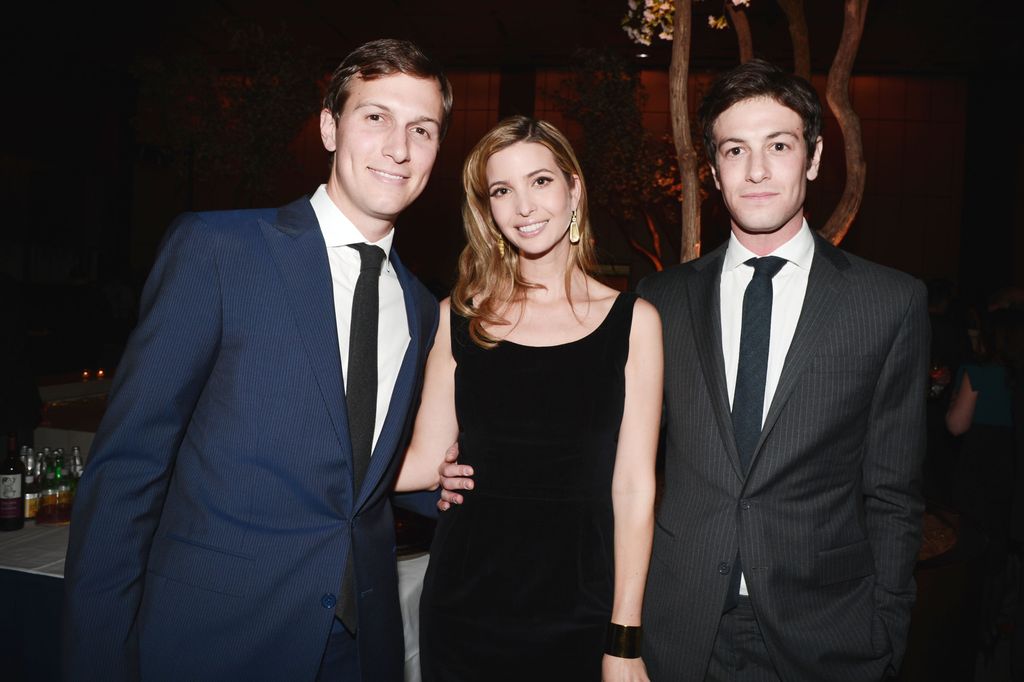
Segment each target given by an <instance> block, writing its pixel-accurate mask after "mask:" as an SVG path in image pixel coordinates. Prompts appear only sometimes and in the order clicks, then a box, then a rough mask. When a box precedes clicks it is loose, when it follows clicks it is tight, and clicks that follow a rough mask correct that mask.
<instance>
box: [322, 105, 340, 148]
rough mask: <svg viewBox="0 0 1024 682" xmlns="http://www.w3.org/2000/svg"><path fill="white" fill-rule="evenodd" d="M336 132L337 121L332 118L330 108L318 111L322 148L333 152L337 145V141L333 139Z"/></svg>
mask: <svg viewBox="0 0 1024 682" xmlns="http://www.w3.org/2000/svg"><path fill="white" fill-rule="evenodd" d="M337 132H338V122H337V121H335V120H334V114H332V113H331V110H330V109H323V110H321V111H320V141H321V142H323V144H324V149H326V150H327V151H329V152H333V151H334V150H335V149H336V148H337V147H338V141H337V140H336V139H335V135H336V133H337Z"/></svg>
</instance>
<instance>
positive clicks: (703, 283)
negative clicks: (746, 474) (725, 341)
mask: <svg viewBox="0 0 1024 682" xmlns="http://www.w3.org/2000/svg"><path fill="white" fill-rule="evenodd" d="M726 244H728V242H726ZM724 258H725V245H723V246H721V247H719V248H718V249H717V250H716V251H714V252H712V253H711V254H709V256H708V259H707V261H706V262H704V263H701V266H702V267H700V269H698V270H697V271H696V273H695V275H694V276H693V277H692V278H691V282H690V286H689V287H688V288H687V292H688V294H689V297H690V314H691V317H692V322H693V334H694V339H695V340H696V346H697V355H698V357H699V358H700V365H701V370H702V371H703V373H704V381H705V383H706V384H707V387H708V391H709V393H710V394H711V407H712V411H713V412H714V414H715V421H716V422H717V423H718V433H719V436H720V437H721V438H722V442H723V443H724V444H725V449H726V452H727V453H728V454H729V463H730V464H732V468H733V470H734V471H735V472H736V476H737V477H738V478H740V479H742V478H743V469H742V467H741V466H740V456H739V453H738V452H737V451H736V437H735V436H734V435H733V432H732V416H731V414H730V411H729V389H728V387H727V385H726V382H725V359H724V357H723V355H722V310H721V287H720V286H719V283H720V281H721V276H722V264H723V262H724Z"/></svg>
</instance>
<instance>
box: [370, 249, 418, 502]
mask: <svg viewBox="0 0 1024 682" xmlns="http://www.w3.org/2000/svg"><path fill="white" fill-rule="evenodd" d="M390 260H391V265H392V266H393V267H394V268H395V273H396V274H397V275H398V281H399V282H400V283H401V284H402V296H403V298H404V299H405V315H406V318H407V320H408V322H409V345H408V347H407V348H406V349H405V357H403V358H402V366H401V367H400V368H399V370H398V378H397V379H396V380H395V388H394V391H392V393H391V402H390V403H389V405H388V413H387V416H386V417H385V418H384V425H383V426H382V427H381V432H380V436H379V437H378V438H377V444H376V445H375V446H374V448H373V456H372V457H370V466H369V468H368V469H367V470H366V476H365V477H364V478H363V487H362V489H360V490H359V491H358V494H357V495H356V505H355V508H356V509H358V508H359V507H361V506H362V505H363V504H365V503H366V501H367V500H368V499H369V498H370V495H371V494H372V493H373V491H374V489H375V488H376V487H377V485H378V484H379V483H380V480H381V477H383V476H384V473H385V472H386V471H387V470H388V466H389V465H390V464H391V460H392V459H393V458H394V457H395V456H396V454H397V453H395V448H396V447H397V446H398V440H399V438H401V437H402V431H403V427H404V426H405V418H406V416H407V415H408V412H409V408H410V406H411V405H412V400H413V393H414V392H415V390H416V386H417V385H418V383H419V382H417V381H416V374H417V371H418V370H419V368H421V367H423V365H424V364H425V362H426V358H424V357H423V350H422V349H423V348H424V346H425V343H426V342H425V339H424V338H423V336H424V334H425V331H424V330H423V328H422V327H423V321H422V317H423V313H424V311H422V310H420V309H419V306H417V305H416V296H415V293H414V290H415V285H414V282H413V277H412V275H411V274H410V273H409V271H408V270H406V268H405V266H404V265H403V264H402V262H401V260H399V258H398V254H397V253H395V251H394V250H392V251H391V258H390ZM399 456H400V455H399Z"/></svg>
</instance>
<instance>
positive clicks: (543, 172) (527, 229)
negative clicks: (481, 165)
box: [486, 142, 580, 258]
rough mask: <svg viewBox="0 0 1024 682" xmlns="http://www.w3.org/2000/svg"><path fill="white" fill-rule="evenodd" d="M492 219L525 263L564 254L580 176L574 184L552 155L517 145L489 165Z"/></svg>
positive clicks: (533, 146) (532, 145) (539, 146)
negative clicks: (538, 258)
mask: <svg viewBox="0 0 1024 682" xmlns="http://www.w3.org/2000/svg"><path fill="white" fill-rule="evenodd" d="M486 174H487V188H488V193H489V196H490V207H491V215H492V216H493V217H494V222H495V224H496V225H497V226H498V229H500V230H501V233H502V234H503V235H504V237H505V239H507V240H508V241H509V242H510V243H512V244H514V245H515V246H516V247H517V248H518V249H519V253H520V254H521V255H522V256H523V257H527V258H537V257H541V256H544V255H547V254H549V253H553V252H555V251H559V250H562V249H564V250H565V252H566V254H568V249H569V237H568V234H567V230H568V227H569V220H570V217H571V216H572V212H573V210H575V209H576V207H577V205H578V204H579V200H580V184H579V179H578V178H577V177H576V176H572V180H571V183H570V181H569V180H567V179H566V176H565V173H563V172H562V170H561V169H559V167H558V164H557V163H556V161H555V156H554V154H552V153H551V150H550V149H548V148H547V147H545V146H544V145H542V144H538V143H536V142H516V143H515V144H513V145H511V146H508V147H505V148H504V149H502V150H501V151H498V152H495V153H494V154H493V155H491V157H490V158H489V159H488V160H487V168H486Z"/></svg>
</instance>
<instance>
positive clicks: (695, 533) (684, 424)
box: [640, 239, 928, 682]
mask: <svg viewBox="0 0 1024 682" xmlns="http://www.w3.org/2000/svg"><path fill="white" fill-rule="evenodd" d="M723 253H724V247H723V248H722V249H719V250H718V251H716V252H713V253H711V254H709V255H708V256H706V257H704V258H702V259H700V260H698V261H695V262H693V263H688V264H685V265H683V266H680V267H678V268H674V269H672V270H669V271H666V272H663V273H658V274H656V275H654V276H652V277H650V278H648V279H646V280H645V281H644V282H642V283H641V286H640V293H641V295H643V296H644V297H645V298H647V299H648V300H650V301H651V302H652V303H654V305H655V306H657V308H658V310H659V312H660V313H661V317H662V324H663V329H664V339H665V348H666V354H665V404H666V428H667V434H666V443H667V446H666V447H667V453H666V464H665V493H664V497H663V500H662V503H661V507H660V509H659V512H658V518H657V524H656V528H655V539H654V552H653V557H652V561H651V569H650V575H649V577H648V583H647V595H646V598H645V601H644V625H645V635H644V638H645V640H644V647H645V648H644V658H645V661H646V662H647V665H648V669H649V671H650V672H651V676H652V679H653V680H655V681H656V682H676V681H687V680H701V679H703V675H704V671H705V669H706V666H707V662H708V659H709V656H710V653H711V646H712V643H713V641H714V636H715V631H716V628H717V625H718V620H719V618H720V616H721V611H722V605H723V601H724V599H725V595H726V589H727V585H728V583H729V578H730V575H729V572H728V570H727V569H728V567H729V566H730V565H731V563H732V559H733V557H735V556H736V552H737V550H739V551H740V552H741V554H742V556H743V565H744V571H745V575H746V578H747V585H748V588H749V591H750V597H751V600H752V602H753V605H754V608H755V611H756V613H757V616H758V620H759V622H760V624H761V629H762V631H763V634H764V637H765V642H766V644H767V646H768V649H769V651H770V652H771V654H772V657H773V661H774V663H775V666H776V667H777V669H778V671H779V673H780V675H781V677H782V679H784V680H797V681H799V680H807V681H808V682H810V681H812V680H813V681H814V682H821V681H824V680H850V681H857V682H862V681H864V680H878V679H882V678H883V677H884V675H885V674H886V671H887V670H888V669H893V668H896V667H898V665H899V661H900V658H901V656H902V653H903V649H904V646H905V639H906V632H907V627H908V625H909V617H910V608H911V606H912V604H913V599H914V584H913V578H912V571H913V566H914V560H915V558H916V553H917V549H918V545H919V543H920V516H921V512H922V503H921V500H920V496H919V494H918V486H919V480H918V479H919V469H920V461H921V457H922V456H923V450H924V396H925V383H924V382H925V378H926V374H927V365H926V363H927V345H928V327H927V324H928V322H927V315H926V304H925V294H924V287H923V286H921V284H920V283H919V282H917V281H915V280H913V279H912V278H910V277H908V276H906V275H903V274H901V273H898V272H895V271H893V270H890V269H887V268H884V267H882V266H879V265H875V264H871V263H868V262H866V261H864V260H861V259H859V258H856V257H854V256H851V255H848V254H845V253H843V252H841V251H839V250H838V249H835V248H834V247H832V246H830V245H829V244H827V243H825V242H824V241H822V240H820V239H817V240H816V245H815V258H814V262H813V265H812V268H811V273H810V279H809V281H808V287H807V294H806V298H805V300H804V305H803V310H802V311H801V317H800V321H799V323H798V325H797V330H796V334H795V336H794V338H793V342H792V345H791V346H790V349H789V353H788V355H787V357H786V363H785V366H784V369H783V372H782V376H781V378H780V380H779V386H778V388H777V390H776V393H775V396H774V398H773V401H772V404H771V406H770V408H769V410H768V414H767V417H766V419H765V424H764V427H763V429H762V433H761V438H760V440H759V442H758V445H757V446H756V448H755V452H754V455H753V460H752V463H751V465H750V470H749V472H748V474H747V475H746V476H744V475H743V473H742V470H741V468H740V467H739V459H738V457H737V453H736V449H735V444H734V442H733V435H732V430H731V429H732V427H731V424H730V420H729V407H728V397H727V394H726V388H725V376H724V367H723V362H722V353H721V347H720V341H719V340H720V339H721V331H720V321H719V319H718V316H719V313H718V310H719V305H718V293H717V292H718V288H719V287H718V279H719V275H720V272H721V265H722V255H723Z"/></svg>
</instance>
